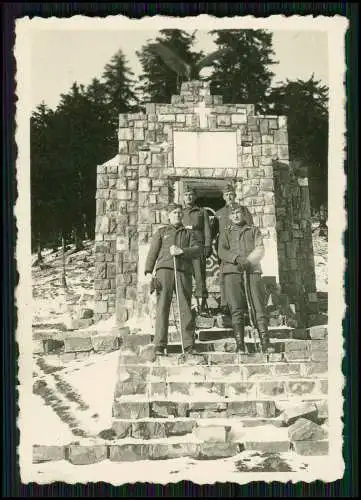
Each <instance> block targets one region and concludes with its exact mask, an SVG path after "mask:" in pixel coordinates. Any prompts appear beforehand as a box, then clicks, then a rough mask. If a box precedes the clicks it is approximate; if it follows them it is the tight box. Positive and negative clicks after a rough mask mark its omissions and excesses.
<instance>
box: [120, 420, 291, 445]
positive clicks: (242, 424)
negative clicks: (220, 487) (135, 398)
mask: <svg viewBox="0 0 361 500" xmlns="http://www.w3.org/2000/svg"><path fill="white" fill-rule="evenodd" d="M266 425H268V426H270V425H271V426H273V427H277V428H279V427H283V426H284V421H283V419H282V418H279V417H276V418H269V419H266V418H248V419H246V418H237V417H229V418H204V419H202V420H199V419H194V418H186V417H183V418H173V419H164V418H150V417H149V418H142V419H138V420H130V419H113V422H112V429H113V431H114V432H115V438H117V439H122V438H128V437H133V438H136V439H155V438H164V437H171V436H183V435H186V434H192V433H194V432H195V430H196V428H197V427H201V428H202V429H206V430H209V429H211V430H212V429H214V428H217V427H222V428H224V429H225V430H226V432H227V433H230V432H232V430H233V434H232V435H234V434H235V432H236V431H237V432H240V429H242V430H243V431H244V432H246V430H248V429H251V428H252V429H253V428H256V427H257V428H263V427H264V426H266ZM206 430H204V431H202V432H204V433H205V432H207V431H206ZM228 440H229V439H228Z"/></svg>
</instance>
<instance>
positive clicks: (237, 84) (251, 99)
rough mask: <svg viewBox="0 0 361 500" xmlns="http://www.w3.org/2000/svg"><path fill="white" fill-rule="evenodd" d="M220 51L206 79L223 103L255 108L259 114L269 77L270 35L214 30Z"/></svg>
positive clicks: (270, 61) (245, 31) (264, 99)
mask: <svg viewBox="0 0 361 500" xmlns="http://www.w3.org/2000/svg"><path fill="white" fill-rule="evenodd" d="M211 34H212V35H215V36H216V39H215V44H216V45H217V47H218V49H219V50H220V51H221V54H220V56H219V57H218V59H217V60H216V61H215V62H214V63H213V68H214V70H213V72H212V74H211V75H210V77H209V80H210V82H211V92H212V93H213V94H215V95H222V96H223V102H224V103H245V104H255V105H256V109H257V110H258V111H262V110H263V108H264V103H265V101H266V95H267V93H268V90H269V88H270V85H271V80H272V77H273V73H272V71H271V70H270V69H269V67H270V66H271V65H272V64H275V61H274V60H273V59H272V56H273V55H274V52H273V49H272V34H271V33H267V32H266V31H264V30H214V31H211Z"/></svg>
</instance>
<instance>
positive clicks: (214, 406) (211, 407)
mask: <svg viewBox="0 0 361 500" xmlns="http://www.w3.org/2000/svg"><path fill="white" fill-rule="evenodd" d="M226 409H227V403H224V402H217V401H206V402H203V401H199V402H198V401H194V402H192V403H189V411H213V412H222V411H225V410H226Z"/></svg>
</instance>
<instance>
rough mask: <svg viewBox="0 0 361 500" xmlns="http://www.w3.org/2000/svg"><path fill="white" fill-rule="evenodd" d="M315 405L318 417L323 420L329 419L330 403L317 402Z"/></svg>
mask: <svg viewBox="0 0 361 500" xmlns="http://www.w3.org/2000/svg"><path fill="white" fill-rule="evenodd" d="M315 404H316V408H317V417H318V418H321V419H324V418H328V401H327V400H326V401H325V400H323V401H317V402H316V403H315Z"/></svg>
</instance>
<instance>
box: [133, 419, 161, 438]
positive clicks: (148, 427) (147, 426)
mask: <svg viewBox="0 0 361 500" xmlns="http://www.w3.org/2000/svg"><path fill="white" fill-rule="evenodd" d="M132 437H133V438H135V439H159V438H164V437H166V433H165V425H164V423H163V422H152V421H143V422H133V423H132Z"/></svg>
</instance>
